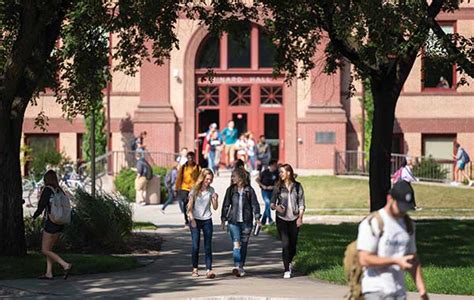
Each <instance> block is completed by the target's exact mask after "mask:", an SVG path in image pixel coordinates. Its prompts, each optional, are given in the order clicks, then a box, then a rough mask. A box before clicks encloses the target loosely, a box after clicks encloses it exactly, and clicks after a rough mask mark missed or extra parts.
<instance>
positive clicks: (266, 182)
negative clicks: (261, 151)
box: [256, 160, 278, 225]
mask: <svg viewBox="0 0 474 300" xmlns="http://www.w3.org/2000/svg"><path fill="white" fill-rule="evenodd" d="M277 180H278V162H277V161H276V160H271V161H270V164H269V166H268V168H266V169H265V170H263V171H262V172H260V175H259V176H258V177H257V179H256V182H257V184H258V185H259V186H260V189H261V190H262V198H263V201H264V202H265V211H264V212H263V217H262V225H265V224H267V220H268V222H269V224H273V220H272V212H271V210H270V201H271V199H272V194H273V189H274V188H275V184H276V182H277Z"/></svg>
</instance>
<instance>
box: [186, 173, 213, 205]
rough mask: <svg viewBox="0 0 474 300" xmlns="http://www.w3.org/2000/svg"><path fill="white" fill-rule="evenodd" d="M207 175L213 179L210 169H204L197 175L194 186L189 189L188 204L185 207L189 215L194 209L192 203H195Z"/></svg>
mask: <svg viewBox="0 0 474 300" xmlns="http://www.w3.org/2000/svg"><path fill="white" fill-rule="evenodd" d="M208 175H211V176H212V178H213V179H214V173H213V172H212V170H211V169H208V168H204V169H202V170H201V173H199V177H198V179H197V181H196V184H194V186H193V188H192V189H191V192H190V193H189V194H190V197H189V202H188V207H187V210H186V211H187V212H188V213H189V212H190V211H191V210H192V209H193V208H194V202H196V199H197V197H198V195H199V193H200V192H201V188H202V184H203V183H204V180H205V179H206V177H207V176H208Z"/></svg>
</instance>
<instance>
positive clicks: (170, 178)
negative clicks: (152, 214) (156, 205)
mask: <svg viewBox="0 0 474 300" xmlns="http://www.w3.org/2000/svg"><path fill="white" fill-rule="evenodd" d="M177 177H178V162H175V163H174V164H173V166H172V167H171V169H170V170H168V172H166V175H165V186H166V191H167V192H168V199H167V200H166V202H165V204H163V207H161V212H162V213H165V209H166V208H167V207H168V205H170V204H171V203H173V201H174V198H175V196H176V179H177Z"/></svg>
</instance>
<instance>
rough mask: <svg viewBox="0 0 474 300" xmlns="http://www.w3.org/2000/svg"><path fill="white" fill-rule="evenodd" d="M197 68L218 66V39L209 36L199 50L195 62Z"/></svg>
mask: <svg viewBox="0 0 474 300" xmlns="http://www.w3.org/2000/svg"><path fill="white" fill-rule="evenodd" d="M196 67H197V68H219V67H220V39H219V38H218V37H214V36H209V37H208V38H207V39H206V41H205V42H204V45H203V46H202V48H201V51H200V52H199V56H198V59H197V62H196Z"/></svg>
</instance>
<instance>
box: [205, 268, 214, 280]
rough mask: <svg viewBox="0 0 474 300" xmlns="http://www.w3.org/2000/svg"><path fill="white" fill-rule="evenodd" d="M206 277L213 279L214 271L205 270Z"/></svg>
mask: <svg viewBox="0 0 474 300" xmlns="http://www.w3.org/2000/svg"><path fill="white" fill-rule="evenodd" d="M206 278H209V279H214V278H216V273H214V272H212V270H207V273H206Z"/></svg>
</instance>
